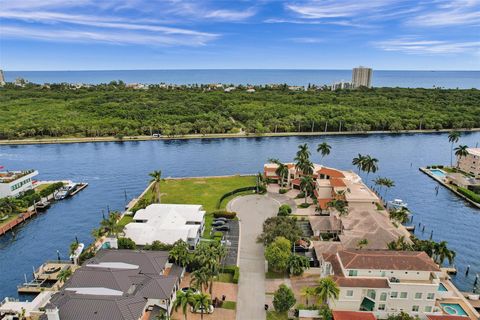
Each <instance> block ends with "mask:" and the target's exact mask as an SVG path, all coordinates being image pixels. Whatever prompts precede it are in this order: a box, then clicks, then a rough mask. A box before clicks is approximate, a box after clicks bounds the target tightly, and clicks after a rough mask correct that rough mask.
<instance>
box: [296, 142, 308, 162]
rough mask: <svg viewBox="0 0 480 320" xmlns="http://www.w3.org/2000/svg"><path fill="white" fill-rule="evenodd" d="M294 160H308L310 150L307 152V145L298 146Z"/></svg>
mask: <svg viewBox="0 0 480 320" xmlns="http://www.w3.org/2000/svg"><path fill="white" fill-rule="evenodd" d="M296 159H307V160H308V159H310V150H308V145H307V144H306V143H304V144H301V145H299V146H298V151H297V156H296Z"/></svg>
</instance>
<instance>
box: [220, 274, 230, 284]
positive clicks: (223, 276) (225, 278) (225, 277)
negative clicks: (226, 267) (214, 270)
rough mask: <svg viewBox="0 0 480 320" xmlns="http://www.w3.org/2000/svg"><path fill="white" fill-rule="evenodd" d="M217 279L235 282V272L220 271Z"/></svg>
mask: <svg viewBox="0 0 480 320" xmlns="http://www.w3.org/2000/svg"><path fill="white" fill-rule="evenodd" d="M216 281H219V282H228V283H233V274H231V273H220V274H219V275H218V279H216Z"/></svg>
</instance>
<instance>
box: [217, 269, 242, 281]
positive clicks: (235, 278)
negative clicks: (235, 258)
mask: <svg viewBox="0 0 480 320" xmlns="http://www.w3.org/2000/svg"><path fill="white" fill-rule="evenodd" d="M221 272H223V273H229V274H233V280H232V281H233V283H238V280H239V278H240V268H239V267H237V266H225V267H224V268H223V269H222V271H221Z"/></svg>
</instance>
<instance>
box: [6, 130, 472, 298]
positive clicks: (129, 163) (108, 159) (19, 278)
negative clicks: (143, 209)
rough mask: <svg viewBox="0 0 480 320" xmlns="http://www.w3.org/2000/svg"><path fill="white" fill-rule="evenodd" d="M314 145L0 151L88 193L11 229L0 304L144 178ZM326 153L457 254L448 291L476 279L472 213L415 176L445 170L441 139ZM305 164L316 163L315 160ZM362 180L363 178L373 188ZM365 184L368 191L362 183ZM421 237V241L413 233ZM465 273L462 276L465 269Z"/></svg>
mask: <svg viewBox="0 0 480 320" xmlns="http://www.w3.org/2000/svg"><path fill="white" fill-rule="evenodd" d="M323 139H324V138H323V137H265V138H240V139H204V140H173V141H144V142H124V143H121V142H110V143H84V144H81V143H78V144H58V145H28V146H0V165H3V166H5V168H6V169H11V170H13V169H28V168H35V169H38V171H39V172H40V175H39V177H38V178H39V179H40V180H54V179H71V180H74V181H87V182H88V183H89V184H90V185H89V187H88V188H86V189H85V190H84V191H82V192H80V193H79V194H77V195H76V196H75V197H73V198H71V199H67V200H64V201H61V202H59V203H56V204H55V205H54V206H53V207H52V208H50V209H49V210H48V211H47V212H46V213H45V214H42V215H40V216H38V217H36V218H34V219H32V220H30V221H29V222H28V223H26V224H25V225H23V226H22V227H21V228H18V229H17V230H16V231H15V232H16V236H15V237H12V236H11V234H9V235H7V236H5V237H2V238H0V284H1V285H0V298H1V297H3V296H15V295H16V285H17V284H19V283H21V282H23V277H24V276H23V275H24V274H27V275H28V276H30V275H31V271H32V267H33V266H35V267H37V266H38V265H40V264H41V263H42V262H44V260H46V259H55V258H56V250H60V252H61V255H62V257H63V258H66V257H67V252H68V246H69V244H70V243H71V242H72V241H73V240H74V238H75V236H77V237H78V238H79V240H80V241H82V242H87V243H88V242H90V241H91V240H92V239H91V236H90V231H91V230H92V229H93V228H94V227H97V225H98V223H99V221H100V220H101V218H102V209H103V210H106V208H107V206H109V207H110V209H118V210H120V209H122V208H123V207H124V205H125V195H124V193H125V191H126V193H127V196H128V198H129V199H130V198H132V197H134V196H136V195H138V194H140V193H141V191H142V190H143V189H144V188H145V186H146V184H147V181H148V179H149V177H148V173H149V172H151V171H153V170H156V169H162V171H163V176H164V177H169V176H171V177H183V176H206V175H223V174H235V173H256V172H258V171H261V170H262V166H263V163H264V162H265V161H266V160H267V159H268V158H271V157H278V158H280V159H281V160H282V161H290V160H291V159H292V158H293V157H294V154H295V152H296V149H297V145H298V144H300V143H304V142H307V143H308V144H309V145H310V146H311V149H312V150H313V149H314V147H315V146H316V144H318V143H319V142H321V141H323ZM325 139H327V140H328V142H329V143H330V144H331V145H332V147H333V148H332V154H331V155H330V156H328V157H327V158H325V163H326V164H327V165H329V166H333V167H338V168H341V169H353V167H352V165H351V159H352V158H353V157H354V156H356V155H357V154H358V153H362V154H370V155H372V156H375V157H377V158H378V159H379V160H380V172H379V173H378V174H380V175H381V176H387V177H389V178H391V179H393V180H395V183H396V187H395V188H393V189H392V190H391V191H389V197H391V198H394V197H395V198H401V199H403V200H405V201H407V202H408V204H409V207H410V208H411V210H412V211H413V212H414V222H415V223H417V224H418V223H419V222H420V223H422V224H425V225H426V230H425V234H424V235H423V237H424V238H428V237H429V236H430V232H431V230H434V233H433V239H434V240H437V241H439V240H446V241H448V243H449V246H450V247H452V248H453V249H454V250H455V251H456V252H457V258H456V264H457V266H458V269H459V273H458V275H457V276H456V277H455V278H454V282H455V283H456V284H457V286H458V287H459V288H460V289H461V290H471V288H472V286H473V280H474V275H475V273H480V241H479V234H480V232H479V226H480V210H479V209H475V208H473V207H471V206H470V205H468V204H467V203H465V202H464V201H463V200H461V199H459V198H458V197H457V196H455V195H454V194H452V193H451V192H450V191H448V190H446V189H444V188H440V189H439V192H438V195H436V194H435V187H436V186H437V183H436V182H435V181H433V180H432V179H431V178H429V177H427V176H426V175H424V174H422V173H421V172H420V171H418V167H420V166H425V165H429V164H440V163H445V164H446V163H449V161H450V144H449V143H448V139H447V135H446V134H414V135H407V134H402V135H370V136H367V135H365V136H353V135H352V136H329V137H326V138H325ZM460 143H462V144H467V145H470V146H474V145H475V144H478V143H480V133H478V132H477V133H469V134H466V135H464V136H463V137H462V138H461V140H460ZM313 158H314V160H317V161H319V160H320V159H319V157H318V155H317V154H315V153H314V155H313ZM373 178H374V175H372V174H371V175H370V177H369V179H373ZM370 184H371V183H370ZM420 236H421V237H422V235H421V234H420ZM467 265H471V270H470V274H469V276H468V277H467V276H465V268H466V266H467Z"/></svg>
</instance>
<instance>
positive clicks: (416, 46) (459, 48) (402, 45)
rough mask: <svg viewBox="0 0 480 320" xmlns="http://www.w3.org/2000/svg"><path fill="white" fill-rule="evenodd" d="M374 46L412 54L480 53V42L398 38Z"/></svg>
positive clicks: (379, 42) (376, 43)
mask: <svg viewBox="0 0 480 320" xmlns="http://www.w3.org/2000/svg"><path fill="white" fill-rule="evenodd" d="M374 45H375V46H376V47H377V48H380V49H382V50H385V51H399V52H404V53H410V54H430V55H434V54H442V55H449V54H456V53H468V52H470V53H478V52H479V51H480V41H459V42H456V41H444V40H423V39H418V38H414V37H408V38H398V39H393V40H386V41H378V42H375V43H374Z"/></svg>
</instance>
